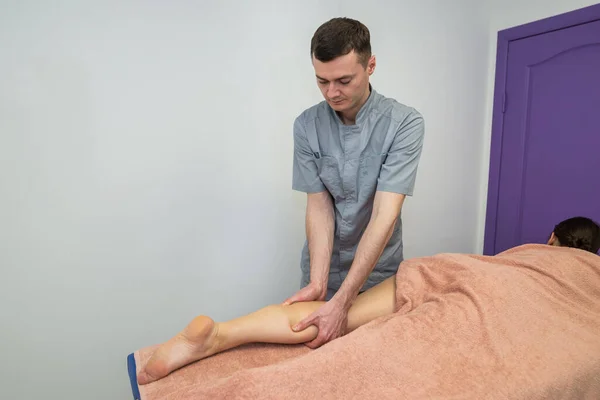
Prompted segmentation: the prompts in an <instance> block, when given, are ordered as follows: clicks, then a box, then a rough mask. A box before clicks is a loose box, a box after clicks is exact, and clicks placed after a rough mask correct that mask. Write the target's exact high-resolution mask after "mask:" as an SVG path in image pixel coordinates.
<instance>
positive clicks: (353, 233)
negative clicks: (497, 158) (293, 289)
mask: <svg viewBox="0 0 600 400" xmlns="http://www.w3.org/2000/svg"><path fill="white" fill-rule="evenodd" d="M423 135H424V121H423V117H422V116H421V114H420V113H419V112H417V111H416V110H415V109H414V108H411V107H408V106H405V105H403V104H400V103H398V102H397V101H396V100H394V99H391V98H387V97H384V96H382V95H381V94H379V93H377V92H376V91H375V90H373V89H372V88H371V94H370V96H369V99H368V100H367V102H366V103H365V104H364V105H363V107H362V108H361V109H360V111H359V113H358V115H357V116H356V123H355V125H344V124H343V122H342V120H341V119H340V118H339V116H338V115H337V114H336V113H335V111H334V110H333V109H332V108H331V107H330V106H329V105H328V104H327V102H325V101H323V102H321V103H319V104H317V105H315V106H313V107H311V108H309V109H307V110H305V111H304V112H302V114H300V115H299V116H298V117H297V118H296V120H295V121H294V164H293V180H292V188H293V189H294V190H298V191H302V192H306V193H316V192H322V191H325V190H327V191H328V192H329V193H330V194H331V196H332V199H333V204H334V209H335V234H334V242H333V253H332V257H331V265H330V270H329V281H328V294H327V299H330V298H331V297H332V296H333V294H335V292H336V291H337V290H338V289H339V287H340V285H341V284H342V281H343V280H344V279H345V278H346V276H347V274H348V271H349V270H350V267H351V265H352V261H353V259H354V254H355V252H356V249H357V247H358V243H359V241H360V239H361V237H362V234H363V232H364V231H365V229H366V227H367V225H368V223H369V219H370V217H371V211H372V210H373V200H374V196H375V192H376V191H386V192H394V193H401V194H405V195H407V196H412V194H413V189H414V186H415V179H416V175H417V166H418V164H419V158H420V156H421V148H422V145H423ZM402 260H403V243H402V220H401V217H398V221H397V222H396V225H395V227H394V231H393V233H392V236H391V238H390V240H389V242H388V243H387V245H386V246H385V249H384V250H383V253H382V255H381V257H380V258H379V260H378V262H377V264H376V266H375V268H374V270H373V272H372V273H371V274H370V276H369V278H368V279H367V281H366V282H365V284H364V286H363V287H362V289H361V291H362V290H366V289H368V288H370V287H372V286H374V285H376V284H378V283H380V282H381V281H383V280H385V279H386V278H388V277H390V276H392V275H394V274H395V273H396V271H397V270H398V266H399V265H400V262H401V261H402ZM301 270H302V287H303V286H305V285H306V284H308V282H309V279H310V260H309V252H308V242H307V241H306V242H305V243H304V247H303V249H302V255H301Z"/></svg>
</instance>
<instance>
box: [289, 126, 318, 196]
mask: <svg viewBox="0 0 600 400" xmlns="http://www.w3.org/2000/svg"><path fill="white" fill-rule="evenodd" d="M292 189H293V190H298V191H300V192H305V193H318V192H323V191H325V190H326V188H325V185H323V182H322V181H321V178H319V174H318V169H317V164H316V162H315V159H314V155H313V152H312V150H311V149H310V146H309V144H308V139H307V137H306V128H305V126H304V124H303V118H302V116H299V117H298V118H296V120H295V121H294V166H293V174H292Z"/></svg>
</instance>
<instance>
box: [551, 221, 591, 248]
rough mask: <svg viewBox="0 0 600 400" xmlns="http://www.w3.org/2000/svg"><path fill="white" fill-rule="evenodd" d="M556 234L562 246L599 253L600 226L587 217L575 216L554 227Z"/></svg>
mask: <svg viewBox="0 0 600 400" xmlns="http://www.w3.org/2000/svg"><path fill="white" fill-rule="evenodd" d="M554 235H555V236H556V238H557V239H558V241H559V242H560V245H561V246H566V247H575V248H578V249H582V250H586V251H590V252H592V253H598V250H599V249H600V226H599V225H598V223H596V222H595V221H593V220H591V219H589V218H586V217H573V218H569V219H566V220H564V221H562V222H560V223H559V224H558V225H556V226H555V227H554Z"/></svg>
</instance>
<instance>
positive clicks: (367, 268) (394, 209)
mask: <svg viewBox="0 0 600 400" xmlns="http://www.w3.org/2000/svg"><path fill="white" fill-rule="evenodd" d="M403 203H404V196H403V195H395V194H389V193H384V194H379V193H378V196H377V198H376V200H375V204H374V207H373V214H372V216H371V220H370V221H369V224H368V225H367V229H366V230H365V232H364V233H363V236H362V238H361V240H360V242H359V244H358V247H357V249H356V253H355V255H354V261H353V262H352V265H351V267H350V271H348V275H347V276H346V279H344V282H343V283H342V285H341V286H340V289H339V291H338V292H337V294H336V297H338V299H339V300H340V301H341V302H342V303H343V304H344V305H346V307H350V305H351V304H352V302H353V301H354V299H355V298H356V296H358V293H359V291H360V289H361V288H362V286H363V285H364V284H365V282H366V281H367V278H368V277H369V275H370V274H371V272H372V271H373V268H375V265H376V264H377V261H378V260H379V257H381V254H382V253H383V249H384V248H385V246H386V244H387V243H388V241H389V240H390V237H391V236H392V232H393V231H394V226H395V225H396V221H397V219H398V215H399V214H400V210H401V209H402V204H403Z"/></svg>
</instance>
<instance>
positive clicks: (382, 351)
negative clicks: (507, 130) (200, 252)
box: [135, 244, 600, 400]
mask: <svg viewBox="0 0 600 400" xmlns="http://www.w3.org/2000/svg"><path fill="white" fill-rule="evenodd" d="M396 279H397V291H396V312H395V313H394V314H391V315H389V316H385V317H382V318H379V319H377V320H375V321H372V322H371V323H369V324H367V325H365V326H362V327H360V328H359V329H357V330H356V331H354V332H352V333H351V334H349V335H346V336H344V337H342V338H339V339H337V340H334V341H332V342H330V343H328V344H327V345H325V346H323V347H321V348H320V349H318V350H310V349H308V348H307V347H305V346H303V345H296V346H285V345H267V344H257V345H249V346H244V347H240V348H237V349H233V350H230V351H228V352H225V353H221V354H217V355H215V356H213V357H210V358H208V359H205V360H201V361H198V362H196V363H194V364H192V365H189V366H187V367H185V368H182V369H180V370H178V371H176V372H174V373H173V374H171V375H170V376H168V377H166V378H164V379H162V380H160V381H157V382H154V383H151V384H149V385H146V386H141V387H140V391H141V396H142V400H157V399H165V400H187V399H301V400H306V399H374V398H378V399H487V400H492V399H527V400H533V399H545V400H546V399H595V400H597V399H600V257H599V256H597V255H594V254H591V253H587V252H584V251H581V250H576V249H569V248H562V247H551V246H547V245H537V244H528V245H523V246H519V247H516V248H514V249H511V250H508V251H506V252H504V253H501V254H499V255H496V256H493V257H489V256H478V255H463V254H440V255H436V256H432V257H423V258H416V259H411V260H407V261H404V262H403V263H402V265H401V267H400V269H399V271H398V274H397V276H396ZM152 349H153V347H148V348H145V349H141V350H139V351H137V352H136V353H135V358H136V363H137V368H138V370H139V367H140V365H142V363H143V362H144V361H145V360H146V359H147V358H148V357H149V356H150V354H151V352H152Z"/></svg>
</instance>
